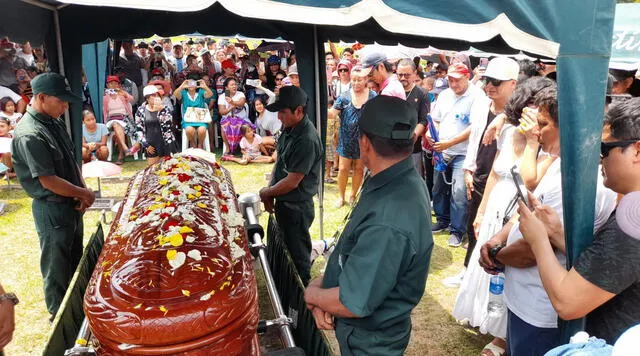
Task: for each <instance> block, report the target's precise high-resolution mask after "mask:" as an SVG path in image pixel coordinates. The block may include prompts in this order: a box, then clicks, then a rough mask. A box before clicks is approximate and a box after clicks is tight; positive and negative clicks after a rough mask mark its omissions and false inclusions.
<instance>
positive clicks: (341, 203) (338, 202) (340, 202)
mask: <svg viewBox="0 0 640 356" xmlns="http://www.w3.org/2000/svg"><path fill="white" fill-rule="evenodd" d="M345 205H347V202H345V201H344V200H338V201H337V202H336V204H335V206H334V207H335V208H336V209H340V208H342V207H343V206H345Z"/></svg>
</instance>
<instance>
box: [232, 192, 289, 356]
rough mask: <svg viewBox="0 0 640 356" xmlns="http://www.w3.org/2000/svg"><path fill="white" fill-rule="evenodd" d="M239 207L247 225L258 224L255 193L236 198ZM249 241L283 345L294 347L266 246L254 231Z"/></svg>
mask: <svg viewBox="0 0 640 356" xmlns="http://www.w3.org/2000/svg"><path fill="white" fill-rule="evenodd" d="M238 200H239V202H240V206H241V209H243V211H244V217H245V219H246V220H247V222H248V223H249V225H253V224H258V223H259V222H258V218H257V216H256V210H257V213H258V214H260V210H259V209H260V205H259V204H260V198H259V197H258V195H257V194H255V193H245V194H243V195H241V196H240V197H239V198H238ZM249 240H250V242H251V248H252V249H255V250H257V252H258V260H259V261H260V265H261V266H262V270H263V271H264V277H265V281H266V285H267V291H268V292H269V299H271V307H272V308H273V313H274V314H275V317H276V320H278V321H280V322H277V323H275V324H274V325H278V327H279V330H280V336H281V338H282V342H283V343H284V345H285V347H288V348H289V347H295V346H296V344H295V341H294V340H293V333H292V332H291V326H290V325H291V319H290V318H289V317H288V316H287V314H286V313H285V312H284V309H283V308H282V301H281V300H280V295H278V291H277V289H276V284H275V281H274V279H273V274H272V273H271V268H270V267H269V261H268V260H267V253H266V246H265V244H263V243H262V237H261V236H260V234H259V233H257V232H256V233H254V234H253V236H249Z"/></svg>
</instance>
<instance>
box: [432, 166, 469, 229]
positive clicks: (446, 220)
mask: <svg viewBox="0 0 640 356" xmlns="http://www.w3.org/2000/svg"><path fill="white" fill-rule="evenodd" d="M464 158H465V156H463V155H459V156H453V157H450V159H449V160H448V161H447V171H446V172H445V175H446V177H447V181H449V182H453V184H451V185H449V184H447V183H446V182H445V178H444V177H443V175H442V173H441V172H438V171H434V172H433V210H434V212H435V213H436V220H437V222H438V223H439V224H447V225H449V224H451V232H452V233H453V232H456V233H458V234H460V236H462V235H464V233H465V232H466V231H467V219H468V215H469V209H468V205H469V202H468V201H467V188H466V186H465V185H464V170H463V169H462V164H463V163H464Z"/></svg>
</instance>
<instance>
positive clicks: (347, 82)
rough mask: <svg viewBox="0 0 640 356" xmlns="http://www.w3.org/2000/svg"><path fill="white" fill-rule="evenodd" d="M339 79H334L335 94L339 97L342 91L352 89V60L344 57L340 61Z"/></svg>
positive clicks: (345, 91) (335, 97) (335, 96)
mask: <svg viewBox="0 0 640 356" xmlns="http://www.w3.org/2000/svg"><path fill="white" fill-rule="evenodd" d="M337 70H338V79H336V80H334V81H333V83H332V84H331V85H333V95H334V99H337V98H338V97H339V96H340V95H341V94H342V93H348V92H349V91H350V90H351V62H350V61H349V60H347V59H343V60H341V61H340V62H339V63H338V69H337Z"/></svg>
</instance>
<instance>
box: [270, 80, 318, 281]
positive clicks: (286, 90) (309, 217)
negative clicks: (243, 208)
mask: <svg viewBox="0 0 640 356" xmlns="http://www.w3.org/2000/svg"><path fill="white" fill-rule="evenodd" d="M306 106H307V94H305V92H304V91H303V90H302V89H300V88H298V87H296V86H286V87H283V88H281V89H280V93H279V95H278V97H277V98H276V101H275V102H274V103H273V104H271V105H268V106H267V110H269V111H271V112H278V119H279V120H280V121H282V125H283V127H284V128H283V130H282V134H281V135H280V137H279V138H278V143H277V152H278V160H277V161H276V164H275V166H274V167H273V173H272V174H271V183H270V184H269V186H268V187H265V188H262V189H261V190H260V199H261V200H262V202H263V203H264V205H265V208H266V210H267V211H269V212H275V214H276V220H277V221H278V227H279V228H280V232H281V234H282V238H283V240H284V243H285V244H286V246H287V248H288V250H289V253H290V254H291V258H292V259H293V262H294V264H295V265H296V268H297V270H298V274H299V275H300V278H301V279H302V282H303V283H304V284H305V285H306V284H307V283H309V280H310V279H311V273H310V272H311V236H310V235H309V227H310V226H311V223H312V222H313V218H314V210H313V196H314V195H316V193H318V179H319V178H318V177H320V174H321V173H320V171H321V164H322V143H321V141H320V136H319V135H318V132H317V131H316V128H315V127H314V126H313V124H312V123H311V121H310V120H309V118H308V117H307V115H306V112H305V111H306ZM274 200H275V203H274Z"/></svg>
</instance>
